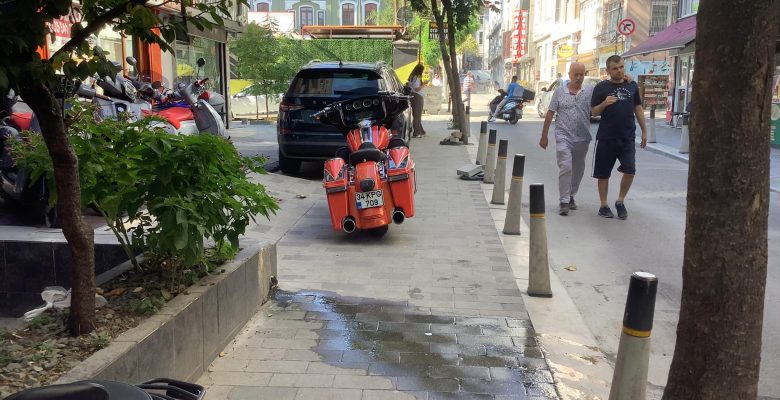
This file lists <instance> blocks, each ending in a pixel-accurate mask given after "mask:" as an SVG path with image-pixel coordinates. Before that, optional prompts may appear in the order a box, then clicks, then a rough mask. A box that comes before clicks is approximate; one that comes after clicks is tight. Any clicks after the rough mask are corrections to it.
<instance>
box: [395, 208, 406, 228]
mask: <svg viewBox="0 0 780 400" xmlns="http://www.w3.org/2000/svg"><path fill="white" fill-rule="evenodd" d="M405 219H406V214H404V212H403V211H401V210H395V211H393V222H395V223H396V224H397V225H400V224H402V223H403V222H404V220H405Z"/></svg>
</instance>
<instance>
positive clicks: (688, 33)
mask: <svg viewBox="0 0 780 400" xmlns="http://www.w3.org/2000/svg"><path fill="white" fill-rule="evenodd" d="M695 39H696V16H695V15H693V16H690V17H687V18H683V19H681V20H678V21H677V22H675V23H673V24H671V25H669V26H668V27H667V28H666V29H664V30H662V31H661V32H658V33H656V34H655V35H654V36H652V37H650V38H649V39H647V40H646V41H644V42H643V43H641V44H640V45H639V46H636V47H634V48H632V49H631V50H629V51H627V52H625V53H623V54H622V56H623V57H629V56H635V55H639V54H649V53H654V52H656V51H664V50H672V49H682V48H684V47H685V46H687V45H689V44H690V43H691V42H693V41H694V40H695Z"/></svg>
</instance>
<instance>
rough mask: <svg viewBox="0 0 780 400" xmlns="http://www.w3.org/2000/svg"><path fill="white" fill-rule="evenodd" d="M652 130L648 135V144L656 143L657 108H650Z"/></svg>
mask: <svg viewBox="0 0 780 400" xmlns="http://www.w3.org/2000/svg"><path fill="white" fill-rule="evenodd" d="M649 128H650V129H648V131H649V132H648V133H647V143H655V141H656V139H655V106H650V127H649Z"/></svg>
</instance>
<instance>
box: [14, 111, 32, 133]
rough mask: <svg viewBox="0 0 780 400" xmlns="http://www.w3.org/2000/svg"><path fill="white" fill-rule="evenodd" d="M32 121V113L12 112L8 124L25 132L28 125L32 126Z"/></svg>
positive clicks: (28, 127)
mask: <svg viewBox="0 0 780 400" xmlns="http://www.w3.org/2000/svg"><path fill="white" fill-rule="evenodd" d="M32 120H33V115H32V113H22V112H12V113H11V121H10V123H11V125H13V126H15V127H16V128H17V129H19V130H20V131H26V130H28V129H30V124H32Z"/></svg>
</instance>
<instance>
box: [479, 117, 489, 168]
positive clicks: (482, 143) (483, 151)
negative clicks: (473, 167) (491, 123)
mask: <svg viewBox="0 0 780 400" xmlns="http://www.w3.org/2000/svg"><path fill="white" fill-rule="evenodd" d="M487 127H488V123H487V121H482V122H481V123H480V124H479V146H478V147H477V165H485V161H486V160H485V156H486V155H487V142H488V136H487Z"/></svg>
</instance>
